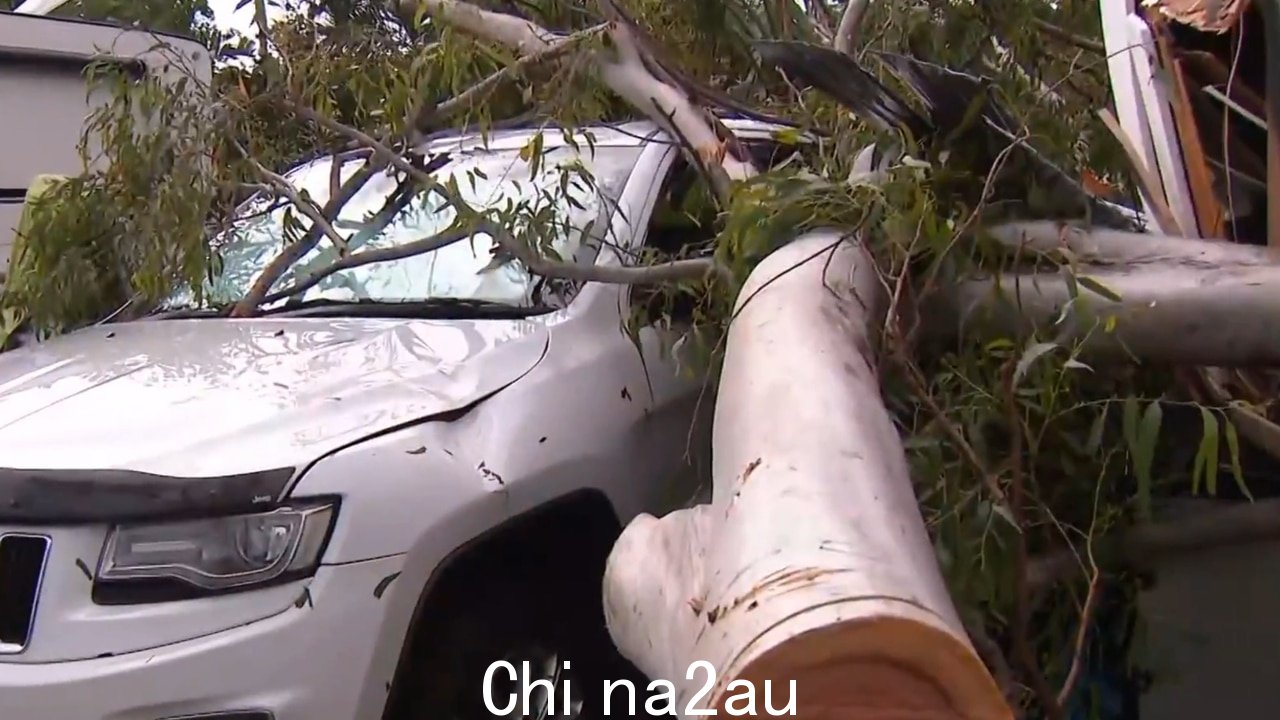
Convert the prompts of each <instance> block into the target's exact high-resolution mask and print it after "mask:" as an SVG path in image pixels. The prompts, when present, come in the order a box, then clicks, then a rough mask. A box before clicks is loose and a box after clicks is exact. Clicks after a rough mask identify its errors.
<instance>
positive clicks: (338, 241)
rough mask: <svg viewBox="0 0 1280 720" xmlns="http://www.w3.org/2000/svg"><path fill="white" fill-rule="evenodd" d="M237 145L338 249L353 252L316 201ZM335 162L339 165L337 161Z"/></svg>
mask: <svg viewBox="0 0 1280 720" xmlns="http://www.w3.org/2000/svg"><path fill="white" fill-rule="evenodd" d="M236 145H237V149H238V150H239V151H240V153H241V154H242V155H244V157H245V159H246V160H248V161H249V164H250V166H251V167H252V168H253V171H254V172H255V173H257V174H258V175H259V176H260V177H261V178H262V179H263V180H265V181H266V182H267V184H268V185H269V186H270V187H271V188H273V189H274V190H275V191H276V192H278V193H280V194H281V195H284V196H285V197H286V198H288V199H289V201H290V202H292V203H293V204H294V205H296V206H297V208H298V210H300V211H301V212H302V214H303V215H306V216H307V218H308V219H310V220H311V222H313V223H315V227H318V228H320V232H322V233H324V235H325V237H327V238H329V240H330V241H332V242H333V244H334V245H336V246H337V247H338V250H339V251H340V252H341V253H342V254H344V255H345V254H347V253H350V252H351V248H350V247H348V246H347V241H346V238H344V237H342V235H340V234H338V231H337V229H336V228H334V227H333V223H331V222H329V219H328V218H326V217H325V216H324V215H323V214H322V213H321V212H320V208H319V207H317V206H316V204H315V203H314V202H312V201H311V200H308V199H307V198H304V197H302V195H301V194H300V193H299V192H298V190H297V188H295V187H294V186H293V183H291V182H289V181H288V179H286V178H285V177H284V176H282V175H278V174H276V173H274V172H272V171H270V170H268V169H267V168H265V167H263V165H262V163H260V162H258V161H257V160H254V159H253V158H251V157H249V154H248V152H246V151H245V150H244V148H242V147H239V143H237V144H236ZM334 164H335V165H337V163H334ZM340 189H341V188H340V187H339V188H337V190H340ZM337 190H335V192H333V193H332V194H331V195H330V197H333V196H334V195H337Z"/></svg>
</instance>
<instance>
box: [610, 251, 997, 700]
mask: <svg viewBox="0 0 1280 720" xmlns="http://www.w3.org/2000/svg"><path fill="white" fill-rule="evenodd" d="M885 309H886V308H885V296H884V293H883V290H882V286H881V283H880V280H879V278H878V277H877V275H876V270H875V266H874V264H873V261H872V259H871V257H870V255H868V254H867V253H866V251H865V250H864V249H863V248H862V247H861V246H859V245H858V244H856V243H854V242H852V241H840V239H839V236H838V235H837V234H834V233H831V232H820V233H813V234H811V235H809V236H806V237H804V238H802V239H800V240H798V241H796V242H794V243H792V244H790V245H787V246H786V247H784V248H782V249H781V250H778V251H777V252H775V253H774V254H772V255H771V256H769V257H768V258H766V259H765V260H764V261H763V262H762V263H761V264H760V265H759V266H758V267H757V268H756V269H755V271H754V272H753V273H752V275H751V277H750V279H749V280H748V283H747V286H746V287H745V288H744V289H743V291H742V294H741V296H740V299H739V301H738V315H737V317H736V319H735V320H734V322H733V325H732V327H731V329H730V332H729V339H728V345H727V351H726V357H725V365H724V370H723V375H722V378H721V383H720V391H719V399H718V401H717V405H716V414H715V426H714V428H715V429H714V446H713V447H714V478H715V479H714V483H715V484H714V495H713V496H714V500H713V502H712V504H710V505H702V506H698V507H695V508H692V509H688V510H682V511H679V512H676V513H672V514H671V515H668V516H666V517H664V518H661V519H655V518H653V517H651V516H642V517H641V518H639V519H637V520H635V521H633V522H632V523H631V524H630V525H629V526H628V527H627V529H626V530H625V531H624V532H623V534H622V537H621V538H620V539H619V541H618V543H617V545H616V546H615V548H614V551H613V554H612V555H611V556H610V559H609V565H608V569H607V571H606V575H605V605H606V608H605V612H606V617H607V619H608V622H609V628H610V632H611V633H612V634H613V637H614V640H615V641H616V643H617V645H618V647H619V648H620V649H621V651H622V652H623V654H624V655H626V656H627V657H628V658H629V659H630V660H631V661H632V662H634V663H635V664H636V665H637V667H639V668H640V669H641V670H642V671H643V672H645V673H646V674H648V675H649V676H650V677H651V678H655V679H658V678H660V679H666V680H669V681H670V682H672V683H673V684H674V685H675V686H676V688H677V698H678V700H679V708H678V709H679V711H680V712H681V713H682V714H685V711H686V710H687V709H688V708H689V703H690V702H691V701H693V703H694V706H695V707H703V708H714V709H717V710H718V711H719V712H720V713H724V712H725V710H726V707H729V708H732V707H734V705H728V706H726V703H732V699H733V697H735V696H738V695H740V693H741V692H742V686H741V685H737V686H735V685H733V683H734V682H735V681H743V680H745V681H748V682H750V683H752V684H753V685H754V687H755V690H756V702H757V704H759V703H762V702H763V700H762V699H761V698H762V695H763V692H764V685H763V683H764V681H771V683H772V697H773V702H774V707H781V706H782V705H783V704H784V703H785V702H786V699H787V698H788V695H789V693H790V692H791V691H790V690H789V688H788V683H789V681H793V680H794V681H795V684H796V685H795V691H794V692H795V697H796V714H798V715H799V716H801V717H805V718H842V719H856V718H873V717H874V718H887V717H903V718H906V717H911V718H924V717H929V718H973V719H974V720H978V719H981V720H999V719H1000V718H1009V717H1012V715H1011V712H1010V710H1009V708H1008V706H1007V705H1006V704H1005V702H1004V700H1003V698H1002V697H1001V694H1000V692H999V690H998V689H997V688H996V685H995V683H994V681H993V680H992V678H991V676H990V675H989V674H988V672H987V670H986V668H985V667H984V666H983V664H982V663H981V661H980V660H979V659H978V657H977V655H976V654H975V653H974V651H973V649H972V647H971V645H970V644H969V641H968V639H967V636H966V635H965V632H964V630H963V627H962V625H961V623H960V621H959V619H958V618H957V616H956V612H955V609H954V607H953V605H952V602H951V598H950V596H949V595H948V593H947V589H946V587H945V585H944V584H943V581H942V579H941V576H940V574H939V571H938V567H937V563H936V559H935V556H934V553H933V549H932V547H931V545H930V543H929V539H928V536H927V534H926V532H925V528H924V524H923V521H922V520H921V517H920V512H919V508H918V505H917V499H916V497H915V494H914V492H913V489H912V486H911V481H910V479H909V477H908V472H907V465H906V460H905V456H904V454H903V447H902V444H901V442H900V440H899V437H898V434H897V432H896V430H895V428H894V426H893V423H892V422H891V420H890V418H889V415H888V413H887V411H886V410H885V407H884V404H883V402H882V401H881V397H880V390H879V381H878V378H877V375H876V370H875V355H874V348H873V342H874V339H875V337H876V335H875V330H874V328H878V327H880V326H881V324H882V320H883V313H884V312H885ZM699 660H703V661H707V662H709V663H710V664H711V665H712V666H713V667H714V668H715V671H716V677H717V681H716V683H715V685H714V688H713V689H712V690H711V691H710V692H709V693H707V694H705V695H703V696H701V697H698V693H699V691H700V690H701V688H702V687H703V685H704V684H705V683H706V674H705V673H704V672H694V673H692V674H691V673H690V672H689V669H690V666H691V664H692V663H694V662H695V661H699ZM738 707H741V706H740V705H739V706H738ZM757 712H759V713H762V714H763V713H764V710H763V709H759V710H757Z"/></svg>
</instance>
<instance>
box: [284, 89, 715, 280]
mask: <svg viewBox="0 0 1280 720" xmlns="http://www.w3.org/2000/svg"><path fill="white" fill-rule="evenodd" d="M295 110H296V111H297V112H298V113H299V114H300V115H301V116H302V117H304V118H306V119H308V120H311V121H312V122H316V123H319V124H320V125H322V126H324V127H325V128H327V129H328V130H331V131H333V132H335V133H338V134H341V135H344V136H346V137H348V138H351V139H352V140H355V141H356V142H359V143H361V144H363V145H365V146H367V147H369V148H371V149H372V150H373V152H374V157H376V158H383V159H384V160H386V161H387V162H389V163H390V164H392V165H394V166H395V167H397V168H399V169H400V170H403V171H404V172H406V173H408V174H409V175H410V176H411V177H413V178H414V179H415V180H417V181H418V182H419V183H421V184H422V185H423V186H424V187H425V189H427V190H430V191H434V192H437V193H439V194H440V195H441V196H442V197H443V198H444V199H445V201H446V202H448V203H449V204H450V205H451V206H452V207H453V208H454V209H455V210H457V211H458V214H459V215H463V214H468V215H475V214H477V213H476V212H475V210H474V209H472V208H471V207H470V206H468V205H467V204H466V202H464V201H463V200H462V199H461V198H458V197H456V196H454V195H453V193H451V192H449V190H448V189H447V188H446V187H445V186H444V185H443V184H442V183H440V182H439V181H438V180H436V179H435V178H433V177H431V176H430V175H428V174H427V173H425V172H423V171H422V170H421V169H420V168H417V167H415V166H414V165H413V164H412V163H410V162H409V161H408V160H405V159H404V157H403V156H402V155H400V153H397V152H396V151H394V150H392V149H391V148H389V147H387V146H386V145H385V144H384V143H382V142H380V141H379V140H377V139H376V138H373V137H371V136H370V135H368V134H367V133H364V132H361V131H360V130H357V129H356V128H353V127H350V126H347V125H344V124H342V123H340V122H338V121H337V120H334V119H332V118H329V117H325V116H324V115H321V114H320V113H317V112H316V111H314V110H312V109H311V108H308V107H305V106H302V105H297V106H296V107H295ZM479 221H480V225H481V227H482V228H483V229H484V230H485V231H486V232H488V233H489V235H490V236H492V237H493V239H494V241H495V242H496V243H498V245H500V246H502V248H503V249H505V250H506V251H507V252H509V253H511V254H512V255H513V256H515V258H516V259H518V260H519V261H520V262H521V263H523V264H524V266H525V267H526V268H527V269H528V270H529V272H531V273H534V274H536V275H542V276H544V277H554V278H560V279H565V280H576V281H580V282H605V283H621V284H656V283H664V282H675V281H680V280H693V279H700V278H705V277H706V276H707V275H710V274H715V275H717V276H719V277H721V278H728V277H729V271H728V270H727V269H726V268H724V267H723V266H721V265H720V264H719V263H718V262H716V261H715V260H714V259H712V258H699V259H692V260H673V261H671V262H666V263H659V264H657V265H650V266H645V267H609V266H603V267H602V266H585V265H576V264H572V263H564V262H557V261H553V260H547V259H546V258H544V257H542V256H541V255H540V254H538V253H537V252H536V251H535V250H533V249H532V248H530V247H529V245H528V243H525V242H522V241H520V239H519V238H516V237H515V236H514V235H512V234H511V233H510V232H508V231H507V229H506V228H503V227H501V226H500V225H498V224H497V223H494V222H492V221H490V220H487V219H484V218H479Z"/></svg>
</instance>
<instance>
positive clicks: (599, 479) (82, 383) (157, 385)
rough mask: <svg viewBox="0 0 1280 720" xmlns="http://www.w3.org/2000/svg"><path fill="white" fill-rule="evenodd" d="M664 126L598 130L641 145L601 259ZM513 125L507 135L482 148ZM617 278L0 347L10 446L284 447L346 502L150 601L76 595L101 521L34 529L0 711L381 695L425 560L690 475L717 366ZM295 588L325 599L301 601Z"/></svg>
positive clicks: (646, 172) (358, 702)
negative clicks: (251, 582) (40, 585)
mask: <svg viewBox="0 0 1280 720" xmlns="http://www.w3.org/2000/svg"><path fill="white" fill-rule="evenodd" d="M729 125H730V126H731V127H733V128H734V129H735V130H737V131H739V132H740V133H741V134H742V135H744V136H748V137H749V136H756V137H760V136H765V135H767V134H768V132H769V131H770V129H769V128H768V127H767V126H763V125H760V124H755V123H747V122H737V121H731V122H729ZM657 132H658V129H657V127H656V126H654V125H652V124H649V123H633V124H628V125H627V126H625V127H622V128H617V129H608V128H600V129H597V130H595V131H594V134H595V136H596V141H597V143H601V142H616V143H624V144H634V145H639V146H642V147H643V151H642V152H641V153H640V155H639V158H638V160H637V162H636V164H635V167H634V169H633V172H632V174H631V176H630V179H629V180H628V182H627V184H626V185H625V187H624V189H623V191H622V193H621V196H620V198H619V200H618V203H619V208H620V212H618V213H615V214H614V219H613V226H612V238H613V239H614V241H615V242H617V243H619V246H618V247H617V249H616V250H606V251H605V252H602V253H601V254H600V256H599V257H598V258H597V261H596V262H597V263H599V264H605V265H609V264H617V263H619V262H621V258H622V257H623V255H624V253H625V252H626V251H627V250H628V249H629V248H632V247H634V246H636V245H638V244H639V243H642V242H643V238H644V228H645V227H647V223H648V219H649V215H650V213H651V211H652V206H653V203H654V201H655V199H656V197H657V194H658V191H659V188H660V185H661V181H662V179H663V178H664V176H665V174H666V172H667V170H668V168H669V166H670V165H671V163H672V161H673V159H674V158H675V157H676V154H677V150H676V149H675V146H674V145H673V144H672V143H670V142H669V141H667V140H665V139H664V138H659V139H660V140H661V142H653V143H646V142H644V140H643V138H646V137H651V136H654V135H655V133H657ZM528 139H529V133H528V131H512V132H504V133H497V134H495V136H494V137H493V138H491V140H490V146H495V145H497V146H505V147H520V146H522V145H524V144H525V143H526V142H527V141H528ZM440 142H441V143H442V144H441V145H440V146H439V147H438V148H436V149H440V148H441V147H443V146H444V145H448V144H450V143H452V144H455V145H456V144H458V141H457V140H456V139H455V140H443V141H440ZM467 142H470V140H468V141H467ZM557 142H559V140H558V139H557V138H556V136H555V134H554V133H549V134H548V135H547V144H548V145H551V144H555V143H557ZM464 144H465V143H464ZM628 295H629V290H628V288H625V287H621V286H616V285H605V284H597V283H588V284H586V285H585V286H584V287H583V289H582V290H581V291H580V292H579V293H578V295H577V296H576V297H575V298H574V300H573V301H572V302H571V303H570V304H569V306H568V307H567V308H565V309H564V310H560V311H557V312H555V313H551V314H549V315H545V316H540V317H536V318H531V319H527V320H519V321H508V320H491V321H478V320H477V321H426V320H386V319H377V320H375V319H357V318H342V319H299V318H292V319H285V318H272V317H266V318H258V319H246V320H218V319H199V320H156V321H139V322H134V323H122V324H114V325H110V326H100V327H93V328H88V329H85V330H82V331H80V332H76V333H72V334H70V335H68V336H64V337H62V338H59V339H57V340H53V341H49V342H45V343H42V344H38V345H33V346H30V347H27V348H22V349H19V350H16V351H12V352H9V353H5V354H3V355H0V464H3V465H8V466H20V467H67V468H70V467H79V468H92V467H118V468H129V469H136V470H150V471H152V472H172V473H175V474H178V475H184V476H191V475H197V474H207V473H214V472H216V473H228V472H237V471H242V470H251V469H264V468H267V467H273V466H277V465H280V464H297V465H299V466H300V467H302V468H303V470H302V472H301V473H300V479H299V480H298V481H297V484H296V486H295V487H294V488H293V491H292V494H293V496H294V497H302V496H312V495H319V494H325V495H328V494H336V495H339V496H341V500H342V507H341V511H340V512H339V514H338V518H337V522H336V526H335V530H334V534H333V536H332V538H331V540H330V543H329V545H328V547H327V549H326V552H325V555H324V558H323V562H324V566H323V567H322V569H321V571H320V573H319V574H318V575H317V576H316V577H315V578H313V579H309V580H303V581H298V582H295V583H291V584H288V585H284V586H280V587H276V588H268V589H263V590H253V591H248V592H243V593H237V594H231V595H226V596H222V597H214V598H207V599H202V600H195V601H185V602H174V603H159V604H154V605H142V606H118V607H101V606H95V605H94V604H93V603H92V602H91V600H90V599H89V596H88V593H89V589H90V583H89V581H88V579H87V578H86V577H85V575H84V572H83V571H82V570H81V569H80V568H79V567H78V566H77V564H76V562H75V560H76V559H82V560H83V561H84V562H85V563H86V564H87V565H88V566H90V567H93V566H94V565H95V564H96V561H97V557H98V553H99V552H100V549H101V545H102V540H103V538H104V536H105V533H106V531H107V528H106V527H105V526H91V527H80V528H64V527H37V528H27V529H33V530H37V531H41V532H45V533H47V534H49V535H50V536H51V537H52V538H53V548H54V559H53V561H51V562H50V564H49V566H48V571H47V576H46V584H47V592H46V594H45V595H44V596H42V599H41V604H40V608H39V611H38V614H37V620H36V627H35V633H34V636H33V639H32V642H31V643H30V645H29V647H28V649H27V650H26V651H24V652H23V653H21V654H18V655H11V656H5V657H4V658H3V660H2V661H0V717H27V715H25V714H22V713H18V710H19V709H21V708H32V707H38V708H41V713H42V714H41V715H39V716H38V720H95V719H96V718H111V720H133V719H134V718H137V719H138V720H143V719H144V718H145V719H146V720H152V719H153V718H154V717H159V716H163V715H166V714H184V713H194V712H205V711H210V710H218V709H226V708H228V707H252V706H261V707H265V708H267V709H270V710H272V711H273V712H274V713H275V717H276V720H357V719H363V718H370V717H378V716H379V715H380V713H381V711H382V706H383V704H384V702H385V699H386V684H387V683H388V682H389V681H390V680H391V678H392V677H393V674H394V671H395V667H396V663H397V661H398V660H399V657H400V650H401V647H402V645H403V643H404V640H405V635H406V632H407V629H408V627H409V623H410V620H411V618H412V614H413V612H414V609H415V606H416V603H417V601H418V599H419V596H420V593H421V591H422V588H423V587H424V584H425V582H426V579H427V577H428V576H429V575H430V573H431V572H432V571H433V570H434V569H435V568H436V567H437V566H438V565H439V563H440V562H441V560H442V559H444V558H445V557H446V556H447V555H448V554H449V553H451V552H452V551H454V550H455V549H456V548H458V547H459V546H461V545H463V544H465V543H466V542H468V541H469V540H471V539H473V538H475V537H477V536H478V535H480V534H482V533H483V532H484V531H486V530H488V529H490V528H492V527H494V526H495V525H497V524H499V523H501V522H503V521H505V520H507V519H509V518H511V517H513V516H514V515H516V514H518V513H520V512H522V511H524V510H527V509H531V508H534V507H536V506H538V505H540V504H542V503H545V502H547V501H550V500H552V499H555V498H557V497H560V496H563V495H565V494H568V493H570V492H573V491H576V490H582V489H587V488H595V489H599V490H601V491H603V493H604V494H605V495H606V497H607V498H608V499H609V500H610V502H611V504H612V505H613V508H614V510H615V512H616V513H617V514H618V516H619V518H620V519H621V520H622V521H623V522H624V523H625V522H626V521H627V520H629V519H630V518H631V517H634V516H635V515H636V514H638V513H640V512H649V513H663V512H666V511H669V510H671V509H673V508H675V507H679V506H681V505H683V504H686V503H687V502H688V501H689V500H690V499H691V498H692V497H694V496H695V494H697V493H698V492H699V487H700V482H701V480H702V478H704V477H706V476H707V475H708V474H709V472H708V468H709V459H708V457H707V453H706V450H707V449H708V448H709V427H710V423H709V419H710V417H709V416H710V412H711V410H712V408H713V407H714V401H715V387H714V383H712V384H710V385H709V386H707V387H705V391H706V393H705V396H703V394H704V385H706V383H705V380H706V379H705V378H703V377H699V376H696V375H688V374H682V372H681V370H680V369H679V366H681V365H683V364H687V363H688V361H689V360H690V359H691V358H689V357H688V356H687V353H686V351H684V350H681V351H678V352H677V353H675V355H674V356H671V355H667V354H664V353H663V351H662V349H661V348H662V345H663V344H664V342H669V341H670V339H671V338H670V337H669V336H668V337H664V335H667V334H668V332H669V331H662V330H659V329H658V328H653V327H650V328H645V329H644V330H642V332H641V337H640V340H641V343H640V344H641V353H642V354H637V352H636V348H635V346H634V345H633V344H632V342H631V340H630V339H629V338H627V337H626V335H625V334H624V332H623V329H622V318H623V314H624V313H628V312H629V310H628V307H627V297H628ZM642 357H643V360H642ZM650 388H652V392H650ZM624 389H625V392H624ZM333 398H338V399H336V400H334V399H333ZM482 398H483V400H482V401H481V402H479V403H478V404H476V405H475V406H474V407H472V408H471V409H470V410H469V411H468V412H467V413H465V414H464V415H463V416H462V417H461V418H458V419H454V420H451V421H445V420H437V421H433V420H431V419H430V418H431V417H433V416H436V415H438V414H439V413H441V412H444V411H446V410H453V409H458V408H462V407H465V406H467V405H469V404H470V403H472V402H473V401H475V400H479V399H482ZM686 449H689V450H691V451H692V456H693V457H692V461H690V462H687V461H686V459H685V451H686ZM482 463H483V468H484V469H483V471H482V469H481V464H482ZM490 473H496V474H497V475H498V476H500V477H501V478H502V482H501V483H498V482H496V481H495V480H494V476H493V475H492V474H490ZM8 529H11V528H8V527H4V526H0V532H3V531H5V530H8ZM395 572H399V573H401V574H400V575H399V576H398V578H397V579H396V580H395V581H394V582H391V584H390V585H389V586H388V587H387V588H386V591H385V592H384V593H383V595H382V597H381V598H380V599H377V600H374V598H373V588H374V587H375V586H376V585H377V584H378V581H380V580H382V579H383V578H385V577H387V576H389V575H391V574H392V573H395ZM304 587H307V588H309V589H310V592H311V596H312V601H313V604H314V607H304V608H303V609H298V608H296V607H295V601H296V600H297V599H298V598H299V597H300V595H301V591H302V589H303V588H304ZM335 623H336V624H337V625H340V627H338V626H336V625H335ZM105 653H110V654H112V655H113V657H104V658H98V657H96V656H99V655H102V654H105ZM33 720H35V719H33Z"/></svg>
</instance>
